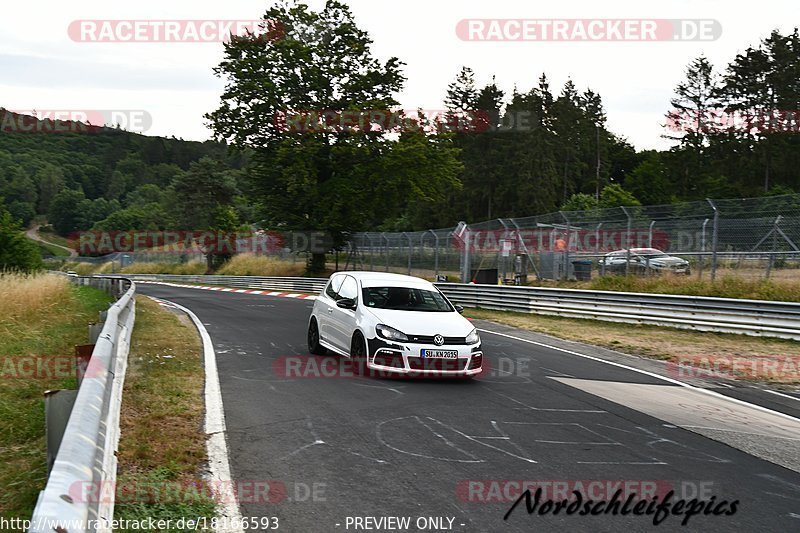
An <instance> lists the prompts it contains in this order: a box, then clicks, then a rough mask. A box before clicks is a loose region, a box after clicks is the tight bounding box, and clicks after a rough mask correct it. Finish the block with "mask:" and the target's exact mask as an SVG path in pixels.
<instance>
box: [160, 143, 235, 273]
mask: <svg viewBox="0 0 800 533" xmlns="http://www.w3.org/2000/svg"><path fill="white" fill-rule="evenodd" d="M236 173H237V171H234V170H230V169H228V168H227V167H226V166H225V165H224V164H223V163H222V162H221V161H217V160H215V159H211V158H210V157H204V158H202V159H200V160H199V161H197V162H195V163H192V164H191V165H190V166H189V170H187V171H186V172H182V173H181V174H179V175H178V176H177V177H176V178H175V181H174V182H173V184H172V191H171V192H172V193H173V194H172V195H171V196H172V198H173V205H172V212H173V213H174V216H175V219H176V222H177V226H178V229H184V230H191V231H198V232H203V231H213V232H232V231H235V230H236V229H238V227H239V220H238V217H237V216H236V212H235V210H234V209H233V201H234V198H235V197H236V194H237V192H238V191H237V187H236ZM226 257H229V254H227V253H226V252H224V251H223V250H221V249H220V248H217V247H212V248H210V249H208V250H206V260H207V263H208V269H209V271H211V270H212V269H213V268H214V267H215V264H217V263H219V262H220V260H221V259H223V258H226Z"/></svg>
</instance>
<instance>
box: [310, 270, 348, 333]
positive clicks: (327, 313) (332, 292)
mask: <svg viewBox="0 0 800 533" xmlns="http://www.w3.org/2000/svg"><path fill="white" fill-rule="evenodd" d="M344 278H345V275H344V274H334V275H333V276H331V280H330V281H329V282H328V286H327V287H325V290H324V291H323V292H322V297H321V298H319V299H318V300H317V302H316V303H317V305H319V312H318V313H317V323H318V324H319V337H320V339H322V340H323V341H325V342H327V343H328V344H333V345H334V346H335V345H336V342H335V335H334V334H333V327H332V323H331V319H332V316H333V310H334V309H336V308H337V307H336V299H337V298H338V292H339V288H340V287H341V286H342V282H343V281H344Z"/></svg>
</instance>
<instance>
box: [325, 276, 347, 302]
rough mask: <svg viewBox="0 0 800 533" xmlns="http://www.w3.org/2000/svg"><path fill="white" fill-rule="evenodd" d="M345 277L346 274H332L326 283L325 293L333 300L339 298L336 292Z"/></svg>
mask: <svg viewBox="0 0 800 533" xmlns="http://www.w3.org/2000/svg"><path fill="white" fill-rule="evenodd" d="M345 277H347V276H342V275H339V276H333V277H332V278H331V281H330V283H328V287H327V288H326V289H325V294H327V295H328V296H329V297H330V298H333V299H334V300H338V299H339V298H338V296H337V293H338V292H339V287H341V286H342V282H343V281H344V278H345Z"/></svg>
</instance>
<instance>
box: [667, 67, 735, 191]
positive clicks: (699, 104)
mask: <svg viewBox="0 0 800 533" xmlns="http://www.w3.org/2000/svg"><path fill="white" fill-rule="evenodd" d="M720 90H721V88H720V83H719V81H718V76H717V75H716V74H715V73H714V67H713V65H712V64H711V62H710V61H709V60H708V59H706V58H705V57H704V56H700V57H697V58H696V59H694V60H693V61H692V62H691V63H689V65H688V67H687V68H686V79H685V80H684V81H682V82H681V83H679V84H678V85H677V86H676V87H675V95H676V96H675V97H674V98H672V99H671V100H670V104H671V105H672V109H671V110H670V111H669V112H668V113H667V115H666V118H667V127H668V128H669V129H670V130H671V131H670V133H668V134H665V135H664V136H663V137H665V138H667V139H673V140H677V141H678V142H679V144H678V149H679V150H680V151H681V152H682V154H683V157H682V158H681V159H682V161H683V162H684V165H685V167H684V171H683V172H682V179H681V180H680V181H679V184H680V186H679V191H678V193H679V195H680V196H683V197H686V196H687V195H688V194H689V192H690V191H691V189H692V187H693V186H694V185H695V183H696V180H697V179H698V177H699V176H700V175H701V174H704V173H706V172H708V170H709V168H708V166H709V161H708V157H707V153H706V152H707V147H708V146H709V138H710V137H711V136H713V135H716V134H717V133H718V131H717V126H716V125H715V124H714V120H715V117H716V116H718V115H719V113H720V111H721V110H720V106H721V102H720V94H721V93H720Z"/></svg>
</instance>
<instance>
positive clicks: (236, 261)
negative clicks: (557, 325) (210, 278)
mask: <svg viewBox="0 0 800 533" xmlns="http://www.w3.org/2000/svg"><path fill="white" fill-rule="evenodd" d="M305 270H306V265H305V263H303V262H300V261H298V262H296V263H293V262H291V261H285V260H282V259H276V258H274V257H269V256H264V255H254V254H239V255H235V256H233V257H232V258H231V259H230V260H229V261H228V262H227V263H225V264H224V265H222V268H220V269H219V270H218V271H217V274H221V275H226V276H302V275H303V274H304V273H305Z"/></svg>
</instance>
